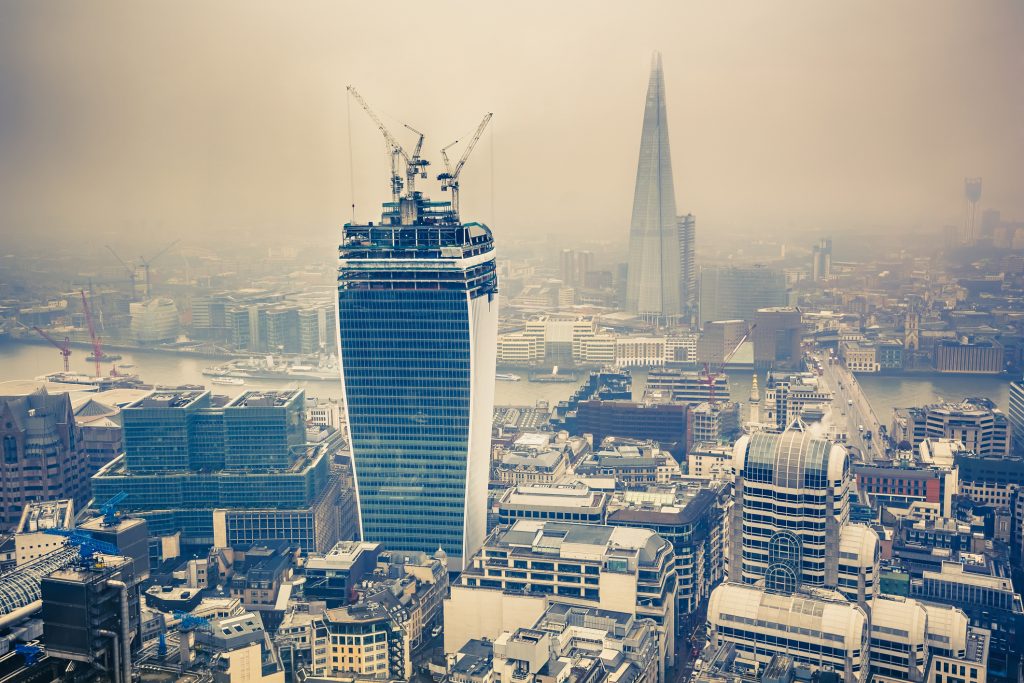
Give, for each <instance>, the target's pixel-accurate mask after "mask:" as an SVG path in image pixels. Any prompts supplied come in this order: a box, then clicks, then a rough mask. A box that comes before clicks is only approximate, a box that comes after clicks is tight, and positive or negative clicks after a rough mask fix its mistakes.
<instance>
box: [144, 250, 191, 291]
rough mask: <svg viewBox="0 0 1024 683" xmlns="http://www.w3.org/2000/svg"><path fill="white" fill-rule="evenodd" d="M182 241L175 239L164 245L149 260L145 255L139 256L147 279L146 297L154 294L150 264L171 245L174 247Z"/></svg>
mask: <svg viewBox="0 0 1024 683" xmlns="http://www.w3.org/2000/svg"><path fill="white" fill-rule="evenodd" d="M180 241H181V240H174V241H173V242H171V243H170V244H168V245H167V246H166V247H164V248H163V249H161V250H160V251H158V252H157V253H156V256H151V257H150V258H149V259H148V260H147V259H145V258H143V257H141V256H140V257H139V263H141V264H142V272H143V274H144V277H145V279H146V299H149V298H150V297H151V296H152V295H153V293H152V290H151V288H150V284H149V264H151V263H153V261H156V260H157V259H158V258H160V257H161V256H163V255H164V254H166V253H167V251H168V250H169V249H170V248H171V247H173V246H174V245H175V244H177V243H178V242H180Z"/></svg>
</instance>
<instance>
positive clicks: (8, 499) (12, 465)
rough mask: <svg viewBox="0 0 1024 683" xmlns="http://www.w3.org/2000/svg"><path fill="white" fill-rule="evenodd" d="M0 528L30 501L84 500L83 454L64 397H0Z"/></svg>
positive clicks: (77, 429)
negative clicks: (0, 456) (1, 457)
mask: <svg viewBox="0 0 1024 683" xmlns="http://www.w3.org/2000/svg"><path fill="white" fill-rule="evenodd" d="M0 449H2V451H3V467H2V468H0V529H3V528H8V529H13V528H14V527H15V525H17V524H18V521H19V520H20V519H21V512H22V510H23V509H24V507H25V506H26V505H27V504H29V503H32V502H34V501H48V500H58V499H61V498H70V499H71V500H72V501H73V503H74V505H75V508H76V509H80V510H81V509H84V508H85V505H86V502H87V501H88V500H89V478H88V476H89V475H88V455H87V452H86V450H85V444H84V443H83V438H82V430H81V428H80V427H78V425H77V424H76V423H75V415H74V411H73V410H72V407H71V399H70V398H69V397H68V394H53V395H51V394H48V393H46V391H45V390H40V391H37V392H34V393H31V394H28V395H27V396H0Z"/></svg>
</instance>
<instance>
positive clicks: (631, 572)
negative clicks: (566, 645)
mask: <svg viewBox="0 0 1024 683" xmlns="http://www.w3.org/2000/svg"><path fill="white" fill-rule="evenodd" d="M676 585H677V578H676V572H675V558H674V555H673V551H672V546H671V544H670V543H669V542H668V541H667V540H665V539H664V538H662V537H661V536H659V535H658V534H656V533H654V532H653V531H650V530H648V529H634V528H625V527H612V526H601V525H593V524H578V523H567V522H551V521H542V520H525V519H524V520H519V521H517V522H516V523H515V524H513V525H512V526H511V527H499V528H497V529H495V530H494V531H493V532H492V533H491V535H490V536H489V537H488V538H487V540H486V541H485V542H484V546H483V548H482V549H481V551H480V552H479V553H478V554H477V555H476V556H474V557H473V560H472V562H471V563H470V566H469V567H467V568H466V570H465V571H463V573H462V574H461V575H460V577H459V580H458V582H457V583H456V584H454V585H453V586H452V588H451V597H450V598H449V599H448V600H447V601H446V602H445V608H444V618H445V651H446V652H449V653H452V652H455V651H457V650H458V649H459V648H460V647H462V645H463V644H465V643H466V642H467V641H469V640H471V639H473V638H481V637H486V638H490V639H496V638H497V637H498V636H499V635H500V634H501V633H502V632H504V631H514V630H515V629H518V628H529V627H532V626H533V625H534V624H535V623H536V622H537V620H538V619H539V618H540V617H541V615H542V614H543V613H544V612H545V610H546V609H547V608H548V606H549V605H551V604H553V603H564V604H567V605H573V606H577V607H585V608H597V609H601V610H609V611H614V612H623V613H625V614H629V615H633V616H635V617H637V618H643V619H651V620H653V622H654V624H655V626H656V629H657V631H658V660H659V676H661V677H663V676H664V670H665V667H669V666H672V665H673V663H674V661H675V654H674V653H675V628H674V626H675V621H676V619H675V610H676V590H677V588H676Z"/></svg>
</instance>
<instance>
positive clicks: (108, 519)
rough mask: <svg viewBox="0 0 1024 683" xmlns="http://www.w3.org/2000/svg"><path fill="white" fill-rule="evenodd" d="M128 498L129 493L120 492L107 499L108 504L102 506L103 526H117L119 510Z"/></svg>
mask: <svg viewBox="0 0 1024 683" xmlns="http://www.w3.org/2000/svg"><path fill="white" fill-rule="evenodd" d="M127 498H128V494H127V493H125V492H124V491H118V492H117V493H115V494H114V495H112V496H111V497H110V498H109V499H107V502H106V503H104V504H103V505H100V513H102V514H103V526H117V508H118V507H119V506H120V505H121V503H123V502H124V501H125V500H126V499H127Z"/></svg>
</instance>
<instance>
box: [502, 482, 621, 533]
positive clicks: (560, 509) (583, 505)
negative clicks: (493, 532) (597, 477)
mask: <svg viewBox="0 0 1024 683" xmlns="http://www.w3.org/2000/svg"><path fill="white" fill-rule="evenodd" d="M608 497H609V495H608V494H607V493H605V492H603V491H595V490H592V489H591V488H590V487H588V486H587V485H586V484H585V483H584V482H580V481H575V482H572V483H565V484H527V485H519V486H513V487H510V488H508V489H506V490H505V492H504V493H502V494H501V498H500V499H499V500H498V503H497V508H498V523H499V524H502V525H508V524H513V523H515V522H516V520H519V519H545V520H548V519H549V520H554V521H562V522H583V523H586V524H604V522H605V509H606V508H607V507H608Z"/></svg>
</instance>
